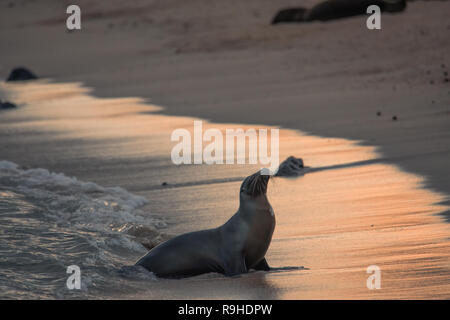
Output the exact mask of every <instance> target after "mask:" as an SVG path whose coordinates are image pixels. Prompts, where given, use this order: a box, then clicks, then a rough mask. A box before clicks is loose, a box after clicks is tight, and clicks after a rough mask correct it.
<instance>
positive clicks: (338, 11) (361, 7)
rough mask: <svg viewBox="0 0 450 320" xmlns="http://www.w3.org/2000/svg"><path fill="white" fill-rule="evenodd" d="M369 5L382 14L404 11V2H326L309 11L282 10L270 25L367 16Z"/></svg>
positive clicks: (355, 0) (403, 0)
mask: <svg viewBox="0 0 450 320" xmlns="http://www.w3.org/2000/svg"><path fill="white" fill-rule="evenodd" d="M370 5H377V6H378V7H379V8H380V10H381V11H382V12H400V11H403V10H405V8H406V0H396V1H385V0H326V1H323V2H321V3H318V4H316V5H315V6H313V7H312V8H310V9H306V8H286V9H282V10H280V11H278V13H277V14H276V15H275V17H274V18H273V19H272V24H277V23H284V22H311V21H317V20H318V21H328V20H334V19H341V18H346V17H352V16H356V15H367V7H368V6H370Z"/></svg>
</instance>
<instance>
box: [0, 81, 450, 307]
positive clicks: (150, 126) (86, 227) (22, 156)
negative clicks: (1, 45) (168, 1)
mask: <svg viewBox="0 0 450 320" xmlns="http://www.w3.org/2000/svg"><path fill="white" fill-rule="evenodd" d="M0 90H1V91H2V94H3V95H5V97H6V98H7V99H8V100H12V101H14V102H16V103H17V104H18V105H19V107H18V108H17V109H15V110H7V111H6V112H1V113H0V137H1V139H0V220H1V223H0V297H1V298H7V299H17V298H23V299H41V298H50V299H84V298H96V299H114V298H133V299H155V298H159V299H171V298H178V299H180V298H192V299H214V298H223V299H232V298H240V299H297V298H302V299H317V298H326V299H360V298H373V299H380V298H449V297H450V241H449V236H448V235H449V232H450V228H449V225H448V224H446V223H445V222H444V220H443V219H442V218H441V217H440V216H439V214H440V213H441V212H443V211H446V210H448V207H447V206H445V205H442V204H441V203H443V202H444V201H445V200H447V199H448V196H447V195H443V194H440V193H437V192H433V191H431V190H427V189H425V188H424V187H423V182H424V179H423V178H422V177H420V176H417V175H414V174H412V173H406V172H403V171H402V170H401V169H400V168H398V167H396V166H395V165H392V164H390V161H389V159H386V158H383V156H382V155H380V154H379V153H378V152H377V150H376V148H375V147H371V146H362V145H361V144H359V142H358V141H350V140H346V139H335V138H330V137H317V136H311V135H308V134H307V133H304V132H299V131H293V130H285V129H281V130H280V160H283V159H285V158H286V157H288V156H290V155H295V156H298V157H302V158H303V160H304V162H305V164H306V165H307V166H310V167H311V171H310V172H309V173H307V174H305V175H304V176H301V177H298V178H290V179H286V178H276V179H272V181H271V182H270V183H269V187H268V197H269V200H270V202H271V204H272V207H273V208H274V211H275V215H276V219H277V226H276V229H275V233H274V236H273V240H272V243H271V245H270V248H269V250H268V252H267V256H266V257H267V260H268V262H269V264H270V265H271V266H273V267H275V268H276V269H275V270H274V271H271V272H252V273H250V274H246V275H243V276H241V277H237V278H231V279H229V278H225V277H223V276H221V275H217V274H208V275H203V276H199V277H193V278H188V279H183V280H166V279H158V278H157V277H155V276H154V275H153V274H151V273H150V272H147V271H146V270H143V269H141V268H136V267H133V264H134V262H135V261H136V260H137V259H138V258H139V257H140V256H142V255H143V254H145V253H146V252H147V251H148V248H150V247H152V246H154V245H156V244H158V243H160V242H161V241H164V240H165V239H168V238H170V237H171V236H173V235H177V234H180V233H184V232H189V231H194V230H201V229H206V228H212V227H216V226H219V225H221V224H222V223H224V222H225V221H226V220H227V219H228V218H229V217H230V216H231V215H232V214H234V212H235V211H236V209H237V207H238V192H239V185H240V181H241V180H242V179H243V178H244V177H246V176H247V175H249V174H252V173H253V172H255V171H256V170H258V169H259V167H258V166H255V165H182V166H176V165H174V164H173V163H172V162H171V159H170V153H171V148H172V147H173V143H172V142H171V140H170V135H171V133H172V132H173V130H175V129H177V128H186V129H188V130H189V131H192V130H193V121H194V120H198V119H193V118H184V117H168V116H164V115H160V114H155V113H154V112H155V111H158V110H161V108H160V107H157V106H153V105H149V104H146V103H144V102H143V101H141V100H140V99H138V98H132V97H131V98H121V99H99V98H96V97H93V96H92V95H90V90H89V89H88V88H85V87H83V86H82V85H81V84H78V83H65V84H60V83H52V82H50V81H46V80H44V81H42V80H40V81H34V82H29V83H18V84H6V83H2V84H1V85H0ZM203 123H204V129H207V128H217V129H219V130H221V131H222V132H224V131H225V130H226V129H229V128H242V129H244V130H246V129H248V128H250V126H248V125H238V124H215V123H211V122H208V121H204V122H203ZM254 127H255V126H252V128H254ZM258 127H263V128H266V126H262V125H261V126H256V129H257V128H258ZM164 182H165V184H164ZM70 265H77V266H79V267H80V270H81V289H80V290H69V289H68V288H67V286H66V281H67V279H68V277H69V276H70V275H69V274H67V273H66V270H67V267H68V266H70ZM370 265H377V266H379V267H380V269H381V271H382V289H381V290H369V289H368V288H367V287H366V280H367V277H368V276H369V275H368V274H367V272H366V270H367V267H368V266H370Z"/></svg>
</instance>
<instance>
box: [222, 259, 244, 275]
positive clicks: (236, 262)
mask: <svg viewBox="0 0 450 320" xmlns="http://www.w3.org/2000/svg"><path fill="white" fill-rule="evenodd" d="M247 272H248V269H247V266H246V265H245V258H244V256H243V255H242V254H240V255H239V256H238V257H230V258H229V259H228V261H226V263H225V267H224V273H225V275H226V276H228V277H231V276H235V275H238V274H241V273H247Z"/></svg>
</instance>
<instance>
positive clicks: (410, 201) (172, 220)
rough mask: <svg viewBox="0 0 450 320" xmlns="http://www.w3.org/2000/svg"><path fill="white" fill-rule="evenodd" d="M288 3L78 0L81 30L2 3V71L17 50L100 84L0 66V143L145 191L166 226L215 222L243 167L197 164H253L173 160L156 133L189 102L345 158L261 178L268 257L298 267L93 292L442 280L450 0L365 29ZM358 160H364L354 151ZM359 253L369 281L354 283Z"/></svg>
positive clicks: (202, 111) (420, 289)
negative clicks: (287, 11) (284, 19)
mask: <svg viewBox="0 0 450 320" xmlns="http://www.w3.org/2000/svg"><path fill="white" fill-rule="evenodd" d="M284 3H285V4H286V5H288V4H292V3H290V2H289V1H282V2H280V3H279V4H274V3H272V2H271V1H249V2H246V3H245V4H242V3H241V2H232V3H228V4H226V5H225V4H220V3H219V2H215V4H216V5H215V6H211V7H210V8H209V9H208V13H209V14H208V15H206V16H205V15H202V14H200V13H199V12H202V11H200V10H198V9H199V8H201V7H202V6H203V5H204V3H203V2H202V1H195V2H194V3H192V4H190V5H189V6H187V5H185V4H180V3H179V2H176V1H165V2H158V1H156V2H153V3H152V4H149V5H144V4H143V3H141V2H139V1H138V2H136V4H133V5H125V4H121V3H120V2H119V1H111V2H108V4H107V5H106V4H100V3H98V2H96V1H81V6H82V8H83V10H85V11H84V12H85V14H86V15H85V16H86V19H85V20H83V30H82V31H81V32H72V33H67V32H66V31H65V29H64V25H63V21H64V20H63V19H64V16H61V13H60V12H64V10H63V6H62V5H60V4H58V3H57V2H52V1H47V2H45V4H43V3H39V4H38V3H35V2H27V1H24V2H21V3H20V4H18V5H16V6H15V7H13V8H8V9H5V10H3V8H2V10H1V15H2V19H0V27H1V28H0V37H1V39H5V41H4V43H5V46H4V48H3V51H2V59H1V61H0V74H1V75H2V77H6V76H7V74H8V72H9V70H10V69H11V67H12V66H15V65H26V66H28V67H30V68H31V69H32V70H33V71H35V72H36V73H37V74H38V75H40V76H43V77H50V78H54V79H55V80H57V81H59V82H61V81H68V82H83V83H86V84H87V85H89V86H92V87H93V89H94V91H93V93H92V94H94V95H95V96H96V97H109V98H107V99H98V98H94V97H91V96H86V95H85V94H86V93H87V92H86V89H83V88H80V87H79V86H78V85H76V84H73V83H68V84H64V85H63V84H51V85H49V86H48V87H47V84H42V87H40V85H41V84H40V83H38V84H30V86H28V87H26V89H24V88H25V87H22V86H20V85H19V86H10V85H4V84H2V90H3V91H5V92H7V93H8V94H11V95H12V97H13V99H12V100H13V101H17V102H19V103H21V105H20V108H19V109H18V110H15V111H11V112H9V111H8V112H2V114H1V118H0V121H1V123H2V124H1V135H2V139H1V142H0V144H1V147H0V148H1V149H0V150H1V154H2V156H1V157H0V158H1V159H7V160H11V161H14V162H16V163H19V164H21V165H27V166H32V167H44V168H47V169H50V170H52V171H56V172H64V173H65V174H67V175H73V176H76V177H77V178H79V179H82V180H85V181H94V182H96V183H99V184H101V185H105V186H121V187H124V188H126V189H127V190H129V191H131V192H134V193H138V194H140V195H144V196H145V197H146V198H148V199H149V202H150V203H149V204H148V205H147V207H146V208H145V209H146V210H148V212H149V214H151V215H156V216H158V217H163V218H164V219H166V220H167V222H168V227H167V230H162V231H163V232H167V233H169V234H178V233H180V232H187V231H192V230H198V229H202V228H207V227H213V226H217V225H219V224H221V223H223V222H224V221H225V220H226V219H227V218H228V217H229V216H231V215H232V214H233V213H234V211H235V210H236V208H237V191H238V186H239V182H223V183H211V180H214V181H216V180H220V179H224V178H229V177H236V178H239V177H243V176H246V175H247V174H249V173H251V172H252V171H251V170H250V168H248V167H240V166H233V167H225V166H221V167H220V168H217V167H216V166H213V167H209V166H201V167H194V166H183V167H174V166H173V165H172V164H171V163H170V158H169V155H170V148H169V147H170V145H169V144H168V141H170V140H169V136H168V135H169V134H170V132H171V130H173V129H174V128H179V127H185V128H189V127H192V121H193V120H192V118H188V117H187V116H193V117H199V118H202V119H210V120H211V121H212V123H211V126H213V127H219V128H225V127H230V126H233V127H235V126H236V125H231V124H230V123H243V124H246V125H250V126H252V127H254V126H256V125H263V124H264V125H273V126H282V127H285V128H291V129H298V130H301V131H291V130H283V134H282V136H281V141H282V145H281V149H282V151H281V155H280V159H283V157H284V156H288V155H291V154H293V155H296V156H301V157H302V158H303V159H304V160H305V162H306V164H307V165H309V166H312V167H323V166H331V167H333V166H336V165H340V164H347V163H348V164H350V165H349V166H347V167H343V168H336V169H329V170H323V171H319V172H316V173H312V174H309V175H306V176H304V177H301V178H298V179H295V180H282V179H276V180H274V183H272V184H271V185H270V186H269V197H270V200H271V203H272V206H273V207H274V209H275V212H276V215H277V228H276V231H275V235H274V240H273V242H272V245H271V247H270V249H269V252H268V261H269V263H270V264H271V265H273V266H276V267H285V266H304V267H306V268H308V269H307V270H298V271H286V272H274V273H269V274H265V273H260V272H257V273H252V274H249V275H245V276H243V277H240V278H237V279H225V278H223V277H220V276H204V277H198V278H194V279H188V280H182V283H183V285H180V282H179V281H166V280H163V281H157V282H152V283H151V286H149V288H148V290H146V289H145V288H142V287H139V289H140V290H137V291H139V293H137V294H136V295H133V294H130V293H126V294H121V293H120V292H118V293H117V295H111V294H110V295H107V296H106V297H108V298H113V297H116V298H123V297H126V298H144V299H145V298H194V299H197V298H198V299H202V298H249V299H256V298H262V299H271V298H307V299H310V298H330V299H336V298H355V299H358V298H400V299H401V298H449V292H450V290H449V281H448V279H449V278H450V277H449V270H450V269H449V268H450V259H449V255H448V252H449V250H448V246H449V242H448V231H449V230H448V225H447V224H444V223H443V222H444V218H445V217H448V214H446V212H448V207H447V206H446V205H445V204H446V203H447V204H448V195H449V194H450V184H449V181H450V180H449V177H450V172H449V170H450V169H449V167H448V159H449V157H448V156H449V151H450V149H449V147H448V146H449V145H450V143H449V138H450V136H449V133H450V131H449V130H448V128H449V125H450V123H449V119H450V118H449V117H448V114H449V109H448V106H449V105H450V95H449V90H450V89H449V84H448V83H446V82H445V81H444V78H445V76H444V72H446V70H447V67H448V66H449V65H450V61H448V57H447V56H448V55H447V52H448V50H449V47H450V43H449V40H448V36H447V35H448V28H449V25H448V18H447V12H448V6H449V3H448V2H435V3H434V2H433V3H432V4H430V3H422V2H414V3H411V4H410V6H409V8H408V10H407V12H405V13H404V14H399V15H395V16H390V15H388V16H383V21H382V23H383V25H382V26H383V29H382V31H381V32H378V33H377V32H369V31H368V30H367V29H364V28H362V27H361V26H363V25H364V22H365V21H364V20H361V19H360V18H353V19H348V20H343V21H338V22H333V23H325V24H321V23H315V24H311V25H305V26H301V27H300V26H297V25H289V26H288V25H286V26H280V27H277V28H273V27H272V26H269V25H268V24H267V22H268V21H270V17H271V15H272V14H273V13H274V12H275V11H276V9H278V7H280V6H282V4H284ZM2 5H4V4H3V3H2ZM135 7H138V8H140V9H139V10H135V9H134V8H135ZM114 10H118V11H117V12H119V13H120V14H117V12H116V11H114ZM96 12H97V13H98V12H106V13H104V14H102V15H100V16H99V15H98V14H97V15H96V14H95V13H96ZM115 12H116V13H115ZM236 12H239V14H236ZM6 13H7V14H6ZM241 13H242V14H241ZM44 35H45V36H44ZM14 92H15V93H14ZM111 97H113V98H117V97H121V98H120V99H112V98H111ZM123 97H139V98H123ZM142 99H144V100H142ZM149 100H151V101H152V102H154V103H155V104H158V105H160V106H163V107H162V108H161V107H155V106H149V105H144V104H142V102H145V101H149ZM378 111H380V112H381V116H380V117H377V116H376V113H377V112H378ZM163 114H164V115H163ZM166 115H177V116H183V117H170V118H168V117H167V116H166ZM394 115H396V116H398V119H399V120H398V121H392V116H394ZM218 122H219V123H221V124H217V123H218ZM239 127H245V125H240V126H239ZM313 135H315V136H313ZM319 136H320V137H319ZM342 138H345V139H342ZM348 139H352V140H348ZM364 160H374V161H373V162H370V163H367V164H366V165H351V164H352V163H355V162H356V163H357V162H359V161H364ZM162 182H168V183H169V184H174V185H183V184H186V183H188V184H192V185H191V186H184V187H173V188H163V187H162V186H161V183H162ZM443 217H444V218H443ZM372 264H376V265H378V266H379V267H380V268H381V270H382V288H383V289H382V290H373V291H369V290H368V289H367V288H366V287H365V282H366V279H367V276H368V275H367V274H366V273H365V268H367V266H369V265H372Z"/></svg>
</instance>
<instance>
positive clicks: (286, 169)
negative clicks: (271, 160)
mask: <svg viewBox="0 0 450 320" xmlns="http://www.w3.org/2000/svg"><path fill="white" fill-rule="evenodd" d="M308 169H309V167H305V165H304V164H303V159H302V158H296V157H294V156H290V157H288V158H287V159H286V160H284V161H283V162H282V163H281V164H280V166H279V167H278V171H277V173H276V174H275V176H277V177H298V176H301V175H303V174H305V173H306V172H307V171H308Z"/></svg>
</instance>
